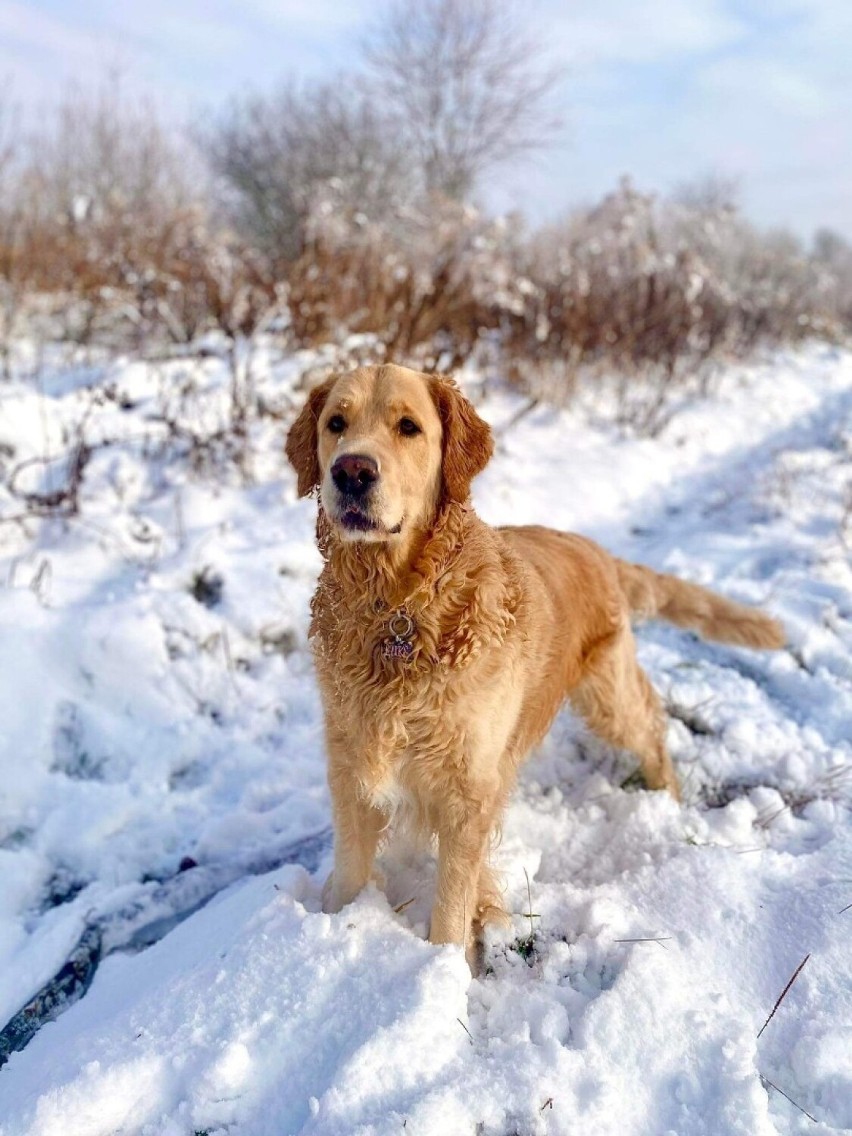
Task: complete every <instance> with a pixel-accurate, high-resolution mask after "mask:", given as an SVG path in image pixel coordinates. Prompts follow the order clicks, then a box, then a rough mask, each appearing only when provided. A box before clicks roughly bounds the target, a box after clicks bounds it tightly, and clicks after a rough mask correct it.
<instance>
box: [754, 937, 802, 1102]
mask: <svg viewBox="0 0 852 1136" xmlns="http://www.w3.org/2000/svg"><path fill="white" fill-rule="evenodd" d="M810 957H811V954H810V951H808V953H807V954H806V955H805V957H804V958H803V959H802V961H801V962H800V963H799V965H798V966H797V967H796V969H795V970H794V971H793V974H792V977H791V978H790V981H789V982H788V983H787V985H786V986H785V987H784V989H783V990H782V991H781V993H780V994H779V995H778V1001H777V1002H776V1003H775V1005H774V1006H773V1007H772V1013H771V1014H770V1015H769V1017H768V1018H767V1019H766V1021H765V1022H764V1023H763V1025H762V1026H761V1027H760V1032H759V1033H758V1035H757V1036H758V1037H760V1034H762V1033H763V1031H764V1030H765V1029H766V1027H767V1026H768V1025H769V1023H770V1022H771V1021H772V1019H773V1018H774V1017H775V1011H776V1010H777V1009H778V1007H779V1006H780V1005H781V1003H782V1002H783V1001H784V998H785V997H786V995H787V991H788V990H789V989H790V987H791V986H792V985H793V983H794V982H795V981H796V979H797V978H798V977H799V975H800V974H801V971H802V967H803V966H804V965H805V963H806V962H807V961H808V959H809V958H810ZM774 1087H775V1086H774V1085H773V1088H774ZM778 1091H779V1093H780V1092H781V1090H780V1089H779V1090H778ZM802 1111H803V1112H804V1109H802ZM811 1119H813V1117H811Z"/></svg>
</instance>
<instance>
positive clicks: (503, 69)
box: [365, 0, 562, 200]
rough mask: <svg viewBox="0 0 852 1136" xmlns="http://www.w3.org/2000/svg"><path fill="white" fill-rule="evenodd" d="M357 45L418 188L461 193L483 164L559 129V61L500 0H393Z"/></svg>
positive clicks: (535, 145)
mask: <svg viewBox="0 0 852 1136" xmlns="http://www.w3.org/2000/svg"><path fill="white" fill-rule="evenodd" d="M365 52H366V57H367V61H368V63H369V65H370V72H371V84H372V88H373V89H374V90H375V92H376V94H377V96H378V97H379V98H380V99H381V100H382V102H383V104H384V105H385V106H386V107H387V108H388V111H389V113H391V114H392V115H393V116H394V118H395V120H396V121H397V122H398V124H399V127H400V129H401V130H403V131H404V132H405V134H406V136H407V138H408V140H409V144H410V146H411V149H412V151H413V153H414V155H415V157H416V160H417V164H418V166H419V169H420V171H421V174H422V178H423V183H424V188H425V189H426V190H427V192H430V193H440V194H443V195H445V196H447V197H450V198H453V199H455V200H465V199H466V198H467V197H469V195H470V193H471V191H472V189H473V188H474V185H475V184H476V182H477V180H478V179H479V178H480V177H481V176H482V175H483V174H484V173H485V172H486V171H487V170H489V169H491V168H492V167H493V166H495V165H497V164H498V163H502V162H505V161H507V160H509V159H511V158H514V157H516V156H517V155H518V154H520V153H523V152H525V151H531V150H535V149H539V148H541V147H543V146H545V145H547V144H548V143H550V142H551V141H552V140H553V138H554V136H555V134H556V132H557V131H558V129H559V126H560V123H559V119H558V116H557V115H556V113H555V105H554V100H555V95H556V91H557V86H558V83H559V80H560V78H561V74H562V72H561V69H559V68H557V67H556V66H554V65H552V64H548V63H547V62H546V61H545V57H544V50H543V47H542V45H541V43H540V42H538V41H537V39H536V37H534V36H533V35H532V34H531V33H530V32H529V31H528V30H527V28H526V27H525V25H524V22H523V17H522V15H521V12H520V8H519V7H518V6H516V5H510V4H509V3H507V2H505V0H421V2H420V3H417V4H414V3H411V2H410V0H393V2H392V3H391V6H390V8H389V9H388V11H387V12H386V14H384V15H383V17H382V19H381V21H380V22H379V23H377V24H376V25H375V28H374V30H373V32H372V34H371V36H370V37H369V38H368V40H367V43H366V45H365Z"/></svg>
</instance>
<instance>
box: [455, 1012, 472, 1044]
mask: <svg viewBox="0 0 852 1136" xmlns="http://www.w3.org/2000/svg"><path fill="white" fill-rule="evenodd" d="M456 1021H457V1022H458V1023H459V1025H460V1026H461V1028H462V1029H463V1030H464V1032H465V1033H466V1034H467V1036H468V1037H469V1038H470V1044H471V1045H473V1034H472V1033H471V1032H470V1030H469V1029H468V1028H467V1026H466V1025H465V1024H464V1022H463V1021H462V1020H461V1018H456Z"/></svg>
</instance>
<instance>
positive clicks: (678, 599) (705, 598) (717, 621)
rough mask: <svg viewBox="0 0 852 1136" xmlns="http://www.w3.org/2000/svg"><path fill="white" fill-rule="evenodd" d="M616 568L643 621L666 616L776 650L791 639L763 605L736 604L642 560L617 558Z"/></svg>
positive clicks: (722, 638)
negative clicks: (668, 574) (631, 561)
mask: <svg viewBox="0 0 852 1136" xmlns="http://www.w3.org/2000/svg"><path fill="white" fill-rule="evenodd" d="M616 566H617V568H618V580H619V583H620V584H621V588H622V590H623V592H624V594H625V595H626V596H627V602H628V603H629V605H630V611H631V613H632V614H633V615H636V616H638V617H639V618H640V619H665V620H667V621H668V622H669V623H676V624H677V625H678V627H689V628H691V629H692V630H693V631H697V632H698V634H699V635H701V636H702V637H703V638H704V639H718V640H719V642H721V643H736V644H737V645H738V646H741V647H760V648H764V649H766V650H775V649H777V648H778V647H783V646H784V644H785V642H786V640H787V636H786V634H785V631H784V628H783V626H782V624H780V623H779V622H778V620H777V619H773V618H772V617H771V616H769V615H767V614H766V612H764V611H760V609H759V608H755V607H746V606H745V604H739V603H735V602H734V601H733V600H728V599H725V598H724V596H717V595H716V593H715V592H711V591H710V590H709V589H708V588H701V587H699V586H698V584H690V583H689V582H688V581H686V580H680V579H678V577H677V576H667V575H666V574H665V573H662V572H654V571H653V569H651V568H645V567H643V566H642V565H641V564H629V563H628V562H627V561H626V560H617V561H616Z"/></svg>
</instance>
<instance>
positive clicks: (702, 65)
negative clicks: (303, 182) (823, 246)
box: [0, 0, 852, 238]
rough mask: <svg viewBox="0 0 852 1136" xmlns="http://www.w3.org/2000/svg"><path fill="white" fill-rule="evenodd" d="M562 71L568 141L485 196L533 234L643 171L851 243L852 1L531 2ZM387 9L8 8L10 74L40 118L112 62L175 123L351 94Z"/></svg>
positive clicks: (254, 2)
mask: <svg viewBox="0 0 852 1136" xmlns="http://www.w3.org/2000/svg"><path fill="white" fill-rule="evenodd" d="M519 7H520V8H521V10H522V11H523V12H524V13H525V16H526V17H527V18H528V19H529V21H530V23H531V24H532V25H533V26H534V27H536V28H538V29H540V30H541V32H542V38H543V39H544V41H545V43H546V44H547V45H548V49H549V51H550V53H551V55H552V56H553V57H554V58H555V59H556V60H558V61H560V62H562V63H564V64H565V65H566V68H567V76H566V79H565V82H564V85H563V90H562V101H563V104H564V117H565V130H564V136H563V138H562V141H561V142H560V144H559V145H558V146H557V147H556V148H555V149H554V150H553V152H552V153H549V154H548V155H546V156H543V157H542V158H540V159H537V160H536V161H535V162H534V163H532V164H531V163H530V161H529V160H525V161H524V163H523V164H522V165H521V166H519V167H515V168H509V169H506V170H503V171H501V172H500V173H499V174H495V175H494V176H493V177H492V179H491V181H490V182H489V184H488V185H487V186H485V187H484V188H483V192H484V194H485V197H486V199H487V200H488V202H489V203H490V204H491V205H493V206H497V207H501V208H504V207H519V208H522V209H523V210H524V211H525V212H526V213H528V214H529V215H530V216H531V217H533V218H534V219H535V220H541V219H544V218H551V217H555V216H558V215H559V214H560V213H561V212H563V211H565V210H566V209H568V208H569V207H570V206H571V205H573V204H576V203H578V202H587V201H592V200H594V199H595V198H597V197H599V196H600V195H601V194H602V193H604V192H605V191H606V190H608V189H610V188H612V187H613V186H614V185H615V184H616V182H617V180H618V178H619V177H620V176H621V175H622V174H625V173H627V174H630V175H631V176H632V177H633V178H634V180H635V181H636V182H637V184H638V185H639V186H640V187H642V188H648V189H659V190H667V189H670V188H672V186H674V185H677V184H678V183H680V182H683V181H686V180H689V179H691V178H694V177H696V176H698V175H702V174H706V173H709V172H715V173H721V174H724V175H728V176H733V177H737V178H739V179H741V185H742V199H743V203H744V206H745V208H746V210H747V211H748V213H749V215H750V216H752V217H753V218H754V219H755V220H756V221H757V222H758V223H760V224H762V225H764V226H767V227H768V226H777V225H784V226H786V227H789V228H792V229H793V230H794V231H796V232H797V233H799V234H801V235H803V236H807V235H809V234H810V233H811V232H812V231H813V230H814V229H815V228H816V227H818V226H820V225H828V226H831V227H833V228H836V229H838V230H840V231H842V232H844V233H845V234H846V235H847V236H848V237H850V238H852V3H850V2H849V0H764V2H763V3H757V2H748V0H740V2H722V0H645V2H644V3H642V2H638V0H598V2H590V0H585V2H580V0H575V2H562V3H559V2H557V0H529V2H526V3H523V4H522V5H521V4H520V3H519ZM380 10H381V6H380V4H377V3H375V2H374V3H366V2H365V0H352V2H349V3H333V2H331V0H171V2H169V0H146V2H144V3H142V2H138V0H131V2H126V3H115V0H112V2H110V0H73V3H71V2H68V0H65V2H63V3H60V2H59V0H30V2H28V3H25V2H23V0H0V77H5V78H6V80H7V89H9V88H10V89H11V90H12V92H13V94H14V96H15V97H16V99H17V100H18V101H19V102H21V103H23V104H24V105H26V106H43V105H45V104H49V103H50V102H51V101H54V100H56V99H57V98H58V97H59V96H60V95H61V93H62V90H63V87H64V86H65V85H67V84H68V83H69V82H70V81H71V80H82V81H88V80H92V79H96V78H97V77H98V76H99V75H101V74H103V72H104V70H105V69H106V68H107V67H109V66H110V65H114V66H117V67H120V68H121V70H122V71H123V73H124V74H125V76H126V81H127V82H130V83H132V84H133V85H134V86H137V87H139V88H140V89H142V90H145V91H147V92H150V93H153V94H154V96H155V97H156V98H157V100H158V101H159V103H160V104H161V105H162V106H163V107H164V108H165V109H166V111H167V112H168V113H170V114H173V115H174V116H175V118H177V119H180V118H184V117H186V116H187V115H192V114H197V113H198V112H199V111H200V110H202V109H203V108H205V107H209V106H215V105H216V104H217V103H218V102H220V101H222V100H223V99H225V98H227V96H228V95H229V94H232V93H233V92H235V91H240V90H245V89H246V88H260V89H265V88H272V87H274V86H275V84H276V83H277V82H280V81H281V80H282V79H284V78H287V77H298V76H305V77H310V76H319V75H325V76H328V75H333V74H341V75H342V80H341V81H344V82H345V81H346V74H347V68H349V69H350V70H351V67H352V63H351V60H352V59H353V58H354V55H355V52H356V50H357V45H358V42H359V37H360V35H361V34H362V32H363V29H364V26H365V24H366V23H367V22H368V21H369V20H371V19H374V18H375V17H376V15H377V13H378V12H380Z"/></svg>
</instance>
